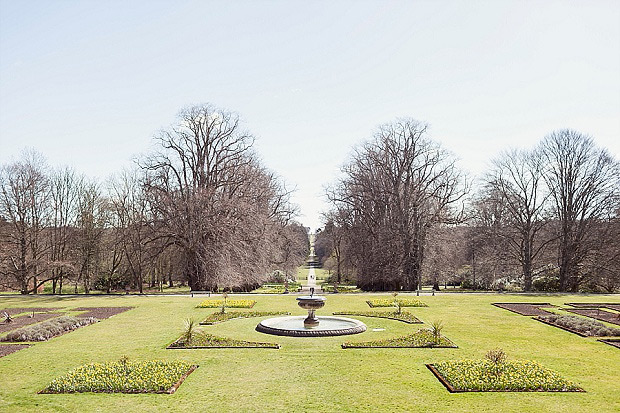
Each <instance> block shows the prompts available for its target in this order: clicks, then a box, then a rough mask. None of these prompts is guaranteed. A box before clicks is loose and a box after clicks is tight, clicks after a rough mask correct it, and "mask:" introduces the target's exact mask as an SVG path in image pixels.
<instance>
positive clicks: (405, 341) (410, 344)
mask: <svg viewBox="0 0 620 413" xmlns="http://www.w3.org/2000/svg"><path fill="white" fill-rule="evenodd" d="M342 348H457V346H456V345H455V344H454V343H453V342H452V341H450V340H449V339H447V338H446V337H443V336H441V337H439V339H438V340H437V339H436V338H435V336H433V334H432V333H431V332H430V330H418V331H417V332H415V333H413V334H409V335H407V336H403V337H397V338H392V339H386V340H373V341H361V342H357V343H356V342H346V343H343V344H342Z"/></svg>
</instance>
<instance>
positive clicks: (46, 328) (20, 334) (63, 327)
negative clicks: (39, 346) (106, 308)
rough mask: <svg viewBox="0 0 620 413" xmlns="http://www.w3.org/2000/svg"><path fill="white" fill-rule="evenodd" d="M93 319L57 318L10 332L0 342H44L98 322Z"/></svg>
mask: <svg viewBox="0 0 620 413" xmlns="http://www.w3.org/2000/svg"><path fill="white" fill-rule="evenodd" d="M98 321H99V320H97V319H96V318H94V317H88V318H77V317H68V316H65V317H58V318H55V319H53V320H48V321H44V322H42V323H39V324H35V325H32V326H28V327H23V328H20V329H17V330H15V331H12V332H10V333H9V334H7V335H6V336H4V337H3V338H2V339H1V341H45V340H49V339H50V338H52V337H55V336H58V335H60V334H63V333H65V332H67V331H72V330H75V329H78V328H80V327H82V326H87V325H89V324H93V323H96V322H98Z"/></svg>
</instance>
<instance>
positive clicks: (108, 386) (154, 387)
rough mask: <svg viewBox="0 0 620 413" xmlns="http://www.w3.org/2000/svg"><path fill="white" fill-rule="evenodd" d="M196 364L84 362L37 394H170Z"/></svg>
mask: <svg viewBox="0 0 620 413" xmlns="http://www.w3.org/2000/svg"><path fill="white" fill-rule="evenodd" d="M196 367H198V366H192V365H191V364H189V363H187V362H185V361H135V362H132V361H127V360H120V361H114V362H108V363H93V364H87V365H84V366H81V367H78V368H77V369H75V370H73V371H71V372H69V373H68V374H66V375H64V376H61V377H59V378H57V379H55V380H53V381H52V382H51V383H50V384H49V386H47V387H46V388H45V389H43V390H42V391H41V392H40V393H83V392H95V393H169V394H171V393H174V392H175V391H176V389H177V388H178V387H179V386H180V385H181V383H182V382H183V380H185V378H186V377H187V376H188V375H189V374H190V373H191V372H192V371H194V370H195V369H196Z"/></svg>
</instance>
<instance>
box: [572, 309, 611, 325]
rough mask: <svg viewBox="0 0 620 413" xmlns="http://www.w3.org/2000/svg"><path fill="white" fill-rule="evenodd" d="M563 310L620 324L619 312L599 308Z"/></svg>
mask: <svg viewBox="0 0 620 413" xmlns="http://www.w3.org/2000/svg"><path fill="white" fill-rule="evenodd" d="M563 310H565V311H568V312H571V313H575V314H579V315H583V316H586V317H590V318H594V319H595V320H599V321H605V322H607V323H612V324H616V325H620V314H618V313H611V312H609V311H605V310H601V309H600V308H564V309H563Z"/></svg>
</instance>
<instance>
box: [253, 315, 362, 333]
mask: <svg viewBox="0 0 620 413" xmlns="http://www.w3.org/2000/svg"><path fill="white" fill-rule="evenodd" d="M305 318H306V317H305V316H290V317H275V318H268V319H266V320H263V321H261V322H260V323H259V324H258V325H257V326H256V331H260V332H261V333H266V334H273V335H276V336H290V337H328V336H345V335H348V334H358V333H363V332H364V331H366V324H364V323H362V322H361V321H358V320H353V319H351V318H345V317H329V316H327V317H319V325H318V326H316V327H311V328H306V327H305V326H304V319H305Z"/></svg>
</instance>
